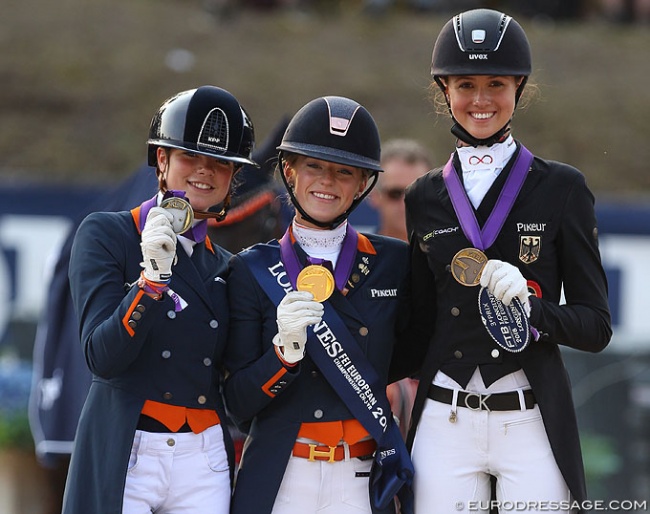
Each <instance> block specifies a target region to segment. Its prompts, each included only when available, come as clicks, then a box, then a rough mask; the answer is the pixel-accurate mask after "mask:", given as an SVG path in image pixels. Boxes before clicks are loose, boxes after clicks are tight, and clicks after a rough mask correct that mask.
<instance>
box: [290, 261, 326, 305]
mask: <svg viewBox="0 0 650 514" xmlns="http://www.w3.org/2000/svg"><path fill="white" fill-rule="evenodd" d="M296 289H298V291H309V292H310V293H311V294H313V295H314V300H316V301H317V302H324V301H325V300H327V299H328V298H329V297H330V296H331V295H332V293H333V292H334V276H333V275H332V272H331V271H330V270H328V269H327V268H326V267H325V266H319V265H316V264H312V265H311V266H307V267H306V268H303V270H302V271H301V272H300V273H299V274H298V278H297V279H296Z"/></svg>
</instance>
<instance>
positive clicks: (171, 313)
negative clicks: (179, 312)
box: [167, 311, 176, 319]
mask: <svg viewBox="0 0 650 514" xmlns="http://www.w3.org/2000/svg"><path fill="white" fill-rule="evenodd" d="M167 317H168V318H169V319H174V318H176V313H175V312H174V311H167Z"/></svg>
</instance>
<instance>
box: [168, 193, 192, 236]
mask: <svg viewBox="0 0 650 514" xmlns="http://www.w3.org/2000/svg"><path fill="white" fill-rule="evenodd" d="M160 206H161V207H162V208H163V209H167V210H168V211H169V212H171V214H172V216H174V221H172V229H173V230H174V232H175V233H176V234H182V233H183V232H185V231H186V230H187V229H188V228H190V227H191V226H192V223H193V222H194V210H193V209H192V206H191V205H190V202H188V201H187V200H185V199H184V198H179V197H178V196H172V197H170V198H166V199H165V200H163V201H162V202H161V204H160Z"/></svg>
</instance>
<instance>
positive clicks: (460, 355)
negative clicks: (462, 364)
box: [454, 350, 463, 359]
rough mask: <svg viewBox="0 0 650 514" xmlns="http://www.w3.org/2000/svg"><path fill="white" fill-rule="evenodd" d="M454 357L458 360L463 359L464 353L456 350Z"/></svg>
mask: <svg viewBox="0 0 650 514" xmlns="http://www.w3.org/2000/svg"><path fill="white" fill-rule="evenodd" d="M454 357H456V358H457V359H462V358H463V352H461V351H460V350H456V351H455V352H454Z"/></svg>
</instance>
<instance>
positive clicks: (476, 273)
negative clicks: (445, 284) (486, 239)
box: [451, 248, 488, 287]
mask: <svg viewBox="0 0 650 514" xmlns="http://www.w3.org/2000/svg"><path fill="white" fill-rule="evenodd" d="M487 261H488V258H487V256H486V255H485V254H484V253H483V252H482V251H481V250H478V249H477V248H463V249H462V250H461V251H459V252H458V253H457V254H456V255H454V258H453V259H452V260H451V274H452V275H453V276H454V278H455V279H456V281H457V282H458V283H459V284H463V285H464V286H468V287H472V286H477V285H478V284H479V282H480V281H481V272H482V271H483V268H484V267H485V263H486V262H487Z"/></svg>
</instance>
